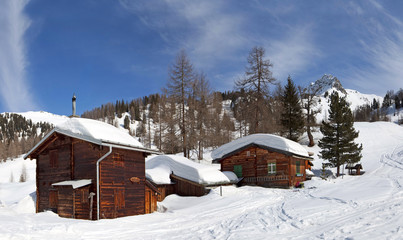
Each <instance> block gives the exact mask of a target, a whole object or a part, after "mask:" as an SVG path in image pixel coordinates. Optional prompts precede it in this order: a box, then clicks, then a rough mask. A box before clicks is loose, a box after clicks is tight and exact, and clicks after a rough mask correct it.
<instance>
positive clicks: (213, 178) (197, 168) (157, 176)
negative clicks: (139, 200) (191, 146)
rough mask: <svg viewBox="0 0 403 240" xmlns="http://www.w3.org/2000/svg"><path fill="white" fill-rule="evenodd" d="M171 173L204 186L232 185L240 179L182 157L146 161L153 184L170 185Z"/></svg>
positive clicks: (164, 156)
mask: <svg viewBox="0 0 403 240" xmlns="http://www.w3.org/2000/svg"><path fill="white" fill-rule="evenodd" d="M171 173H173V174H175V175H176V176H179V177H182V178H185V179H188V180H190V181H193V182H196V183H200V184H204V185H214V184H222V183H231V182H234V181H237V179H238V178H237V177H236V176H235V174H234V173H232V172H226V173H222V172H221V171H219V170H217V169H216V168H215V167H212V166H208V165H202V164H199V163H195V162H193V161H191V160H189V159H187V158H185V157H181V156H176V155H160V156H154V157H150V158H148V159H147V160H146V177H147V178H148V179H150V180H152V181H153V182H155V183H157V184H170V183H171V180H170V178H169V175H170V174H171Z"/></svg>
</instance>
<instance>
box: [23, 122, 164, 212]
mask: <svg viewBox="0 0 403 240" xmlns="http://www.w3.org/2000/svg"><path fill="white" fill-rule="evenodd" d="M149 154H158V152H157V151H154V150H150V149H146V148H144V147H143V146H142V145H141V143H139V142H138V141H137V140H136V139H134V138H133V137H132V136H130V135H129V134H128V133H127V132H126V131H124V130H121V129H118V128H116V127H114V126H112V125H110V124H106V123H104V122H100V121H95V120H91V119H84V118H71V119H68V120H66V122H64V123H62V124H60V125H58V126H56V127H55V128H54V129H53V130H52V131H51V132H50V133H49V134H47V135H46V136H45V137H44V138H43V139H42V140H41V141H40V142H39V143H38V144H37V145H36V146H35V147H33V148H32V149H31V150H30V151H29V152H28V153H27V155H26V156H25V157H24V158H25V159H26V158H30V159H36V161H37V162H36V163H37V164H36V211H37V212H42V211H46V210H52V211H54V212H56V213H57V214H58V215H59V216H62V217H68V218H78V219H92V220H96V219H101V218H116V217H123V216H130V215H137V214H145V213H149V212H152V211H153V210H154V209H155V206H156V200H155V203H152V201H154V199H156V198H148V199H149V201H151V202H147V195H146V192H152V196H155V194H158V192H157V191H156V189H153V188H150V187H148V186H147V184H146V178H145V157H146V156H147V155H149ZM148 197H150V195H149V196H148Z"/></svg>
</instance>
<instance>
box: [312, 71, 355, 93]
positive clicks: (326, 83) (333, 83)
mask: <svg viewBox="0 0 403 240" xmlns="http://www.w3.org/2000/svg"><path fill="white" fill-rule="evenodd" d="M314 84H315V85H316V84H318V85H321V86H322V89H323V90H325V92H326V91H327V90H329V89H330V88H334V89H336V90H338V91H340V92H342V93H344V94H346V93H347V92H346V90H345V89H344V88H343V86H342V85H341V82H340V81H339V79H337V77H335V76H333V75H331V74H325V75H323V76H322V77H321V78H320V79H318V80H316V81H315V83H314Z"/></svg>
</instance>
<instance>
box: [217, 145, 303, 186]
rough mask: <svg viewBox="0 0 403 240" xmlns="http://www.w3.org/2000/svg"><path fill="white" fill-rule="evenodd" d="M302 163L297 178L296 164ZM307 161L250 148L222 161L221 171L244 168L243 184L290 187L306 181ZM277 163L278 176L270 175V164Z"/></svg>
mask: <svg viewBox="0 0 403 240" xmlns="http://www.w3.org/2000/svg"><path fill="white" fill-rule="evenodd" d="M297 161H299V162H300V173H301V174H302V176H296V162H297ZM305 161H307V160H305V159H299V158H295V157H292V156H287V155H284V154H281V153H277V152H272V151H269V150H266V149H261V148H258V147H249V148H247V149H244V150H243V151H240V152H238V153H235V154H233V155H232V156H228V157H227V158H224V159H222V160H221V162H220V163H221V171H234V166H235V165H241V166H242V177H243V178H244V181H243V183H244V184H247V185H259V186H264V187H290V186H294V185H295V184H296V183H297V182H302V181H305V180H306V174H305V166H306V163H305ZM271 162H275V163H276V174H269V172H268V163H271Z"/></svg>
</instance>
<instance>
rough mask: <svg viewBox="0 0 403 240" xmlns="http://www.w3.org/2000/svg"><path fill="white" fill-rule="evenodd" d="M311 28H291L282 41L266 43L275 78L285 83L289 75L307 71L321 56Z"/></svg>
mask: <svg viewBox="0 0 403 240" xmlns="http://www.w3.org/2000/svg"><path fill="white" fill-rule="evenodd" d="M313 35H314V34H313V32H312V31H311V29H310V28H309V27H301V26H298V27H297V28H290V29H289V31H288V33H287V34H286V35H285V36H284V37H283V38H281V39H277V40H271V41H270V42H267V43H266V49H267V51H266V55H267V57H268V58H269V59H270V60H271V62H272V63H273V76H274V77H275V78H277V79H278V80H279V81H285V80H286V79H287V76H288V75H291V76H293V75H295V74H298V73H299V72H303V71H306V69H307V68H308V67H311V66H312V64H314V63H315V62H316V60H317V59H318V58H319V57H320V56H321V52H320V50H319V49H318V48H317V47H316V45H315V43H314V40H313Z"/></svg>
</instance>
